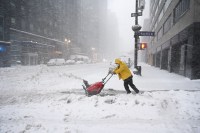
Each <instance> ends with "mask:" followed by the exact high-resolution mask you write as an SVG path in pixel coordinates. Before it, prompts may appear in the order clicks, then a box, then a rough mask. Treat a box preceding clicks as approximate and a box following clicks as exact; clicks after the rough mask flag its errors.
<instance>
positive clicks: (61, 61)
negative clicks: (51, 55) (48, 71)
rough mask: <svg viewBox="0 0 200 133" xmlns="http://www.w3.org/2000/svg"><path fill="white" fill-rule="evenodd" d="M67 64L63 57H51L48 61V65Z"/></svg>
mask: <svg viewBox="0 0 200 133" xmlns="http://www.w3.org/2000/svg"><path fill="white" fill-rule="evenodd" d="M65 64H66V62H65V59H62V58H56V59H50V60H49V61H48V62H47V66H61V65H65Z"/></svg>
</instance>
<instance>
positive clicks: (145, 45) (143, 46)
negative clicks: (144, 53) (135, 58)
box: [139, 43, 147, 50]
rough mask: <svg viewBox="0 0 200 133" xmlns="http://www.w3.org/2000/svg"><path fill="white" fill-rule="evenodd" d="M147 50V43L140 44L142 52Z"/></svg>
mask: <svg viewBox="0 0 200 133" xmlns="http://www.w3.org/2000/svg"><path fill="white" fill-rule="evenodd" d="M146 48H147V43H140V47H139V49H140V50H144V49H146Z"/></svg>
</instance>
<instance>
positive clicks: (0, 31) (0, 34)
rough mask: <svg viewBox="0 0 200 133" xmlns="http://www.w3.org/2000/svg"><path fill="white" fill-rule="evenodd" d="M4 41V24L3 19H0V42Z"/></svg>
mask: <svg viewBox="0 0 200 133" xmlns="http://www.w3.org/2000/svg"><path fill="white" fill-rule="evenodd" d="M3 39H4V22H3V17H0V40H3Z"/></svg>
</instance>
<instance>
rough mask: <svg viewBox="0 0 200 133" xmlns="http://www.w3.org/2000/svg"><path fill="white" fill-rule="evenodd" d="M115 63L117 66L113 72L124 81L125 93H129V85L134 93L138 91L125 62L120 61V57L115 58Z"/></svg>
mask: <svg viewBox="0 0 200 133" xmlns="http://www.w3.org/2000/svg"><path fill="white" fill-rule="evenodd" d="M115 64H116V65H117V68H116V69H115V70H114V71H113V74H118V76H119V80H120V79H122V80H123V81H124V88H125V90H126V92H127V94H130V93H131V91H130V89H129V86H131V88H132V89H133V90H134V91H135V92H136V93H139V90H138V89H137V88H136V86H135V85H134V84H133V80H132V78H133V75H132V73H131V71H130V70H129V68H128V66H127V65H126V63H124V62H122V61H121V60H120V59H115Z"/></svg>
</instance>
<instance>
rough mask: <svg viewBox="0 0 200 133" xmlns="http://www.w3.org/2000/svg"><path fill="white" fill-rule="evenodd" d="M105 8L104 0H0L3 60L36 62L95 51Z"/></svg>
mask: <svg viewBox="0 0 200 133" xmlns="http://www.w3.org/2000/svg"><path fill="white" fill-rule="evenodd" d="M106 12H107V0H102V1H99V0H59V1H55V0H42V1H41V0H34V1H33V0H6V1H5V0H0V41H2V42H1V44H2V47H3V43H4V42H5V43H4V46H5V45H6V47H9V48H6V50H9V51H7V52H6V53H7V54H6V60H7V59H9V61H8V62H9V64H11V65H15V64H18V63H21V64H22V65H36V64H41V63H47V61H48V60H49V59H51V58H65V59H68V58H69V57H70V55H71V54H84V55H91V54H92V53H95V54H97V53H99V50H100V49H101V48H100V45H101V44H100V39H101V38H103V37H102V35H104V34H103V32H102V31H103V30H104V29H105V26H103V24H105V21H104V20H105V18H106ZM3 41H4V42H3ZM92 48H93V49H92ZM4 49H5V48H4ZM94 50H95V51H94ZM4 55H5V53H4ZM4 58H5V56H4ZM2 60H3V59H2ZM6 62H7V61H6ZM4 63H5V61H4ZM0 64H3V61H1V63H0ZM6 66H8V65H6Z"/></svg>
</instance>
